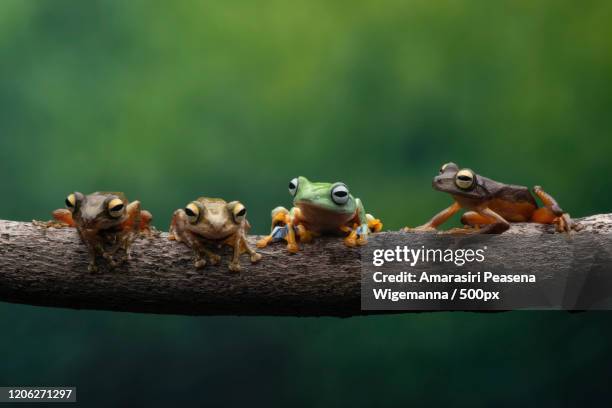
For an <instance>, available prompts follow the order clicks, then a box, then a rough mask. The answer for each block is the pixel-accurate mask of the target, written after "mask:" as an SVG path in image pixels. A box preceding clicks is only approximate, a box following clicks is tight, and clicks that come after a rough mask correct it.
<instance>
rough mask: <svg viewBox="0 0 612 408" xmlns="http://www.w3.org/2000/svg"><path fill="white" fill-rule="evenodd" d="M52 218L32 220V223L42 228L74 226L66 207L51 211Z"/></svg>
mask: <svg viewBox="0 0 612 408" xmlns="http://www.w3.org/2000/svg"><path fill="white" fill-rule="evenodd" d="M51 215H52V217H53V219H52V220H51V221H37V220H33V221H32V224H34V225H36V226H37V227H42V228H66V227H76V223H75V222H74V219H73V218H72V213H71V212H70V210H68V209H66V208H60V209H58V210H55V211H53V212H52V213H51Z"/></svg>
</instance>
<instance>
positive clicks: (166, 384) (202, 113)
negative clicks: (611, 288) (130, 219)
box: [0, 0, 612, 407]
mask: <svg viewBox="0 0 612 408" xmlns="http://www.w3.org/2000/svg"><path fill="white" fill-rule="evenodd" d="M611 18H612V3H611V2H607V1H585V2H580V3H576V2H571V1H552V0H551V1H540V2H530V1H496V2H491V1H485V0H480V1H469V2H468V1H406V0H402V1H400V0H384V1H380V0H379V1H371V0H370V1H357V0H353V1H341V0H299V1H292V2H287V1H280V0H278V1H268V0H264V1H257V2H254V1H247V0H244V1H239V0H230V1H225V2H212V1H186V0H182V1H175V2H162V1H144V0H143V1H139V0H130V1H121V0H107V1H87V2H84V1H78V0H73V1H66V0H63V1H62V0H55V1H50V0H48V1H44V0H43V1H34V0H3V1H2V2H1V3H0V176H1V181H0V186H1V191H2V200H0V218H4V219H13V220H31V219H33V218H37V219H47V218H48V217H49V212H50V211H51V210H52V209H55V208H57V207H61V206H62V203H63V200H64V197H65V196H66V194H68V193H69V192H72V191H74V190H78V191H82V192H92V191H95V190H120V191H125V192H126V193H127V195H128V197H129V198H131V199H139V200H141V201H142V202H143V204H144V206H145V208H147V209H149V210H151V211H152V212H153V214H154V216H155V224H156V225H157V226H158V227H159V228H162V229H167V225H168V221H169V217H170V214H171V213H172V211H173V210H174V209H175V208H178V207H180V206H182V205H184V204H185V203H186V202H187V201H189V200H191V199H193V198H195V197H197V196H199V195H208V196H221V197H224V198H226V199H240V200H241V201H242V202H243V203H245V205H246V206H247V207H248V208H249V214H250V215H249V219H250V221H251V223H252V225H253V228H254V229H253V231H254V232H255V233H264V232H266V231H267V228H268V226H269V211H270V209H271V208H273V207H275V206H276V205H281V204H282V205H286V206H288V205H289V204H290V197H289V194H288V192H287V189H286V185H287V182H288V181H289V180H290V179H291V178H293V177H294V176H297V175H304V176H307V177H309V178H310V179H311V180H320V181H337V180H342V181H344V182H346V183H347V184H348V185H349V187H350V188H351V191H352V192H353V193H354V194H356V195H357V196H359V197H360V198H361V199H362V200H363V201H364V203H365V206H366V209H367V210H368V211H369V212H372V213H373V214H374V215H376V216H378V217H380V218H382V219H383V221H384V223H385V227H386V228H389V229H399V228H401V227H403V226H404V225H411V226H414V225H418V224H420V223H423V222H424V221H425V220H427V219H428V218H429V217H430V216H431V215H432V214H434V213H435V212H437V211H438V210H440V209H442V208H444V207H445V206H447V205H448V204H449V203H450V200H449V197H448V196H446V195H444V194H442V193H437V192H434V191H433V190H432V189H431V186H430V180H431V178H432V177H433V176H434V175H435V174H436V172H437V171H438V168H439V167H440V165H441V164H443V163H445V162H447V161H450V160H452V161H456V162H457V163H459V164H460V165H462V166H466V167H471V168H473V169H474V170H476V171H477V172H479V173H481V174H483V175H486V176H488V177H491V178H494V179H498V180H501V181H506V182H509V183H517V184H523V185H528V186H532V185H534V184H541V185H543V186H544V188H545V189H546V190H547V191H548V192H550V193H551V194H552V195H554V196H555V197H556V198H557V199H558V201H559V202H560V203H561V205H562V206H563V208H565V209H566V210H568V211H569V212H571V214H572V215H573V216H584V215H587V214H592V213H600V212H610V209H611V205H610V201H611V200H612V177H610V174H611V173H612V160H611V157H610V156H611V154H612V137H611V135H612V115H610V108H611V106H612V47H611V45H612V42H611V38H612V25H611V24H610V19H611ZM58 256H61V255H59V254H58ZM330 273H333V271H330ZM0 318H1V319H2V321H3V322H4V330H3V331H2V335H1V336H0V350H1V351H0V356H1V358H0V385H76V386H77V387H78V388H79V399H80V401H81V402H85V403H87V404H88V405H92V406H110V405H111V404H113V403H115V404H123V405H124V404H126V403H129V402H131V403H134V404H136V403H137V402H138V401H144V402H145V403H146V404H147V405H149V406H152V405H158V404H159V405H170V404H171V403H172V401H179V402H182V403H188V402H192V403H198V404H205V403H206V404H210V405H218V404H221V403H224V404H227V405H233V404H236V405H237V404H240V405H244V404H249V405H259V404H260V403H264V402H266V403H267V405H270V406H277V405H278V406H287V405H289V404H291V405H293V406H325V405H328V406H329V405H331V406H337V405H341V404H350V405H352V406H371V405H377V406H397V405H398V404H400V403H401V404H402V405H406V404H408V403H409V402H414V401H419V400H423V401H424V400H425V399H427V400H429V401H434V402H440V403H442V402H445V403H453V404H459V403H461V402H463V403H464V405H466V406H472V407H474V406H490V405H491V404H493V403H494V401H496V403H495V405H496V406H516V405H518V404H519V403H521V404H526V403H534V404H541V405H545V406H565V405H567V406H575V405H577V404H581V405H582V404H584V403H587V402H589V401H596V400H598V399H600V398H601V397H602V396H604V395H606V394H608V393H609V392H610V390H609V379H610V374H611V372H610V367H611V366H610V359H611V357H612V347H611V345H610V344H611V342H612V325H610V315H609V314H606V313H583V314H569V313H561V312H559V313H552V312H548V313H544V312H538V313H536V312H513V313H503V314H490V315H489V314H486V315H483V314H473V313H436V314H431V313H424V314H418V315H399V316H378V317H363V318H351V319H345V320H340V319H332V318H319V319H312V318H302V319H299V318H232V317H217V318H193V317H176V316H152V315H136V314H121V313H109V312H91V311H80V312H77V311H71V310H59V309H45V308H37V307H30V306H20V305H11V304H1V305H0Z"/></svg>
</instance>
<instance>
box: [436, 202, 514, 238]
mask: <svg viewBox="0 0 612 408" xmlns="http://www.w3.org/2000/svg"><path fill="white" fill-rule="evenodd" d="M461 222H462V223H463V225H467V226H470V227H473V228H469V229H461V228H453V229H450V230H448V231H444V233H448V234H458V233H460V234H471V233H473V234H501V233H503V232H505V231H507V230H508V229H509V228H510V223H509V222H508V221H507V220H506V219H505V218H504V217H502V216H501V215H499V214H498V213H496V212H495V211H493V210H491V209H490V208H488V207H485V208H482V209H478V210H474V211H468V212H466V213H465V214H463V216H462V217H461Z"/></svg>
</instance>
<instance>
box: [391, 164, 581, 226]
mask: <svg viewBox="0 0 612 408" xmlns="http://www.w3.org/2000/svg"><path fill="white" fill-rule="evenodd" d="M432 184H433V188H434V189H436V190H438V191H442V192H445V193H449V194H450V195H451V196H452V197H453V199H454V200H455V202H454V203H453V205H451V206H450V207H448V208H447V209H445V210H443V211H441V212H440V213H438V214H437V215H435V216H434V217H433V218H432V219H431V220H430V221H429V222H428V223H426V224H424V225H421V226H420V227H417V228H408V227H406V228H404V229H403V231H405V232H409V231H435V230H436V229H437V228H438V227H439V226H440V225H441V224H443V223H444V222H446V221H447V220H448V219H449V218H450V217H451V216H453V215H454V214H455V213H456V212H457V211H459V210H460V209H461V208H464V209H467V210H469V211H468V212H466V213H465V214H463V216H462V217H461V222H462V223H463V224H464V225H466V226H470V227H473V228H474V230H476V231H477V232H479V233H481V234H500V233H502V232H504V231H506V230H508V229H509V228H510V223H511V222H536V223H540V224H554V225H555V226H556V230H557V231H558V232H569V231H570V230H571V229H572V228H576V224H575V223H574V222H573V221H572V219H571V218H570V216H569V214H567V213H566V212H565V211H563V210H562V209H561V207H559V205H558V204H557V202H556V201H555V199H554V198H552V197H551V196H550V195H549V194H548V193H546V192H545V191H544V190H542V187H540V186H535V187H534V188H533V192H534V193H535V195H536V196H537V197H538V198H539V199H540V200H541V201H542V203H543V204H544V206H543V207H538V204H537V202H536V200H535V198H534V196H533V195H532V194H531V193H530V191H529V189H528V188H527V187H523V186H515V185H509V184H504V183H500V182H497V181H494V180H491V179H489V178H486V177H483V176H480V175H478V174H476V173H474V172H473V171H472V170H470V169H460V168H459V166H457V165H456V164H455V163H446V164H445V165H443V166H442V167H441V168H440V172H439V175H438V176H436V177H435V178H434V179H433V183H432Z"/></svg>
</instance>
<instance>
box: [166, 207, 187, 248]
mask: <svg viewBox="0 0 612 408" xmlns="http://www.w3.org/2000/svg"><path fill="white" fill-rule="evenodd" d="M181 213H182V214H183V215H184V214H185V212H184V210H176V211H175V212H174V214H172V221H170V228H169V229H168V241H176V242H181V241H182V240H181V234H180V233H179V226H178V224H179V223H180V222H181Z"/></svg>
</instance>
